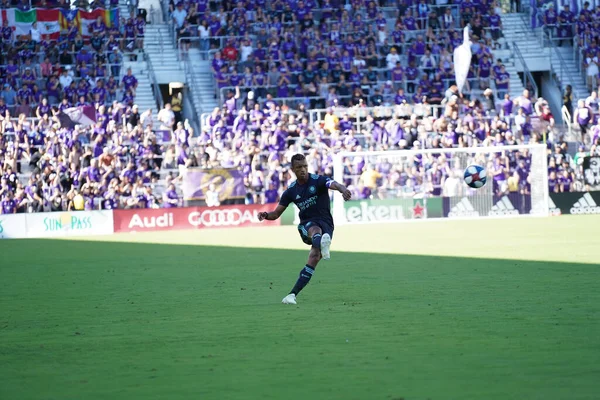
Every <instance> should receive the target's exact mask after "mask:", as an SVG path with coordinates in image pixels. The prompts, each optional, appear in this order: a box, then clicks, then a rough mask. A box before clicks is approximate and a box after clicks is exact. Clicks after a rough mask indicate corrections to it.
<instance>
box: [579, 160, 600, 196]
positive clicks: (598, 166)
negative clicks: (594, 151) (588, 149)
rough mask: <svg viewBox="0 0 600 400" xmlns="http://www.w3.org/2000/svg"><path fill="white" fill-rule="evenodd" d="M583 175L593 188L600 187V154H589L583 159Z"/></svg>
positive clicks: (587, 183) (586, 182)
mask: <svg viewBox="0 0 600 400" xmlns="http://www.w3.org/2000/svg"><path fill="white" fill-rule="evenodd" d="M583 177H584V179H585V184H586V185H589V186H590V187H591V188H592V189H600V156H588V157H585V158H584V159H583Z"/></svg>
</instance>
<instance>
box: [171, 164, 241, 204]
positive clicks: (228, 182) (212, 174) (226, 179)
mask: <svg viewBox="0 0 600 400" xmlns="http://www.w3.org/2000/svg"><path fill="white" fill-rule="evenodd" d="M182 174H183V185H182V189H183V198H184V200H204V199H205V198H206V192H207V191H208V190H211V189H212V190H214V191H216V192H217V193H219V200H220V201H224V200H228V199H243V198H244V197H245V196H246V187H245V186H244V177H243V175H242V172H241V171H240V170H238V169H226V168H220V169H210V170H206V169H200V168H188V169H185V170H182ZM213 185H214V186H213Z"/></svg>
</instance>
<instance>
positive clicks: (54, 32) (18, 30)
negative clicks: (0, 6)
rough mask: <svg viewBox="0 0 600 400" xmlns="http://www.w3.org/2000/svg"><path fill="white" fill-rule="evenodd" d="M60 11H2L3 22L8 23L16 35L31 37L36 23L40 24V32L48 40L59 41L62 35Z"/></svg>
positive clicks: (10, 9) (11, 9) (14, 9)
mask: <svg viewBox="0 0 600 400" xmlns="http://www.w3.org/2000/svg"><path fill="white" fill-rule="evenodd" d="M58 13H59V11H58V10H42V9H37V10H30V11H21V10H18V9H16V8H9V9H4V10H2V21H8V25H9V26H10V27H11V28H13V31H14V32H15V36H16V35H29V32H30V31H31V26H32V25H33V23H34V22H37V23H38V30H39V31H40V33H41V34H42V37H43V38H46V39H57V38H58V36H59V35H60V24H59V22H58Z"/></svg>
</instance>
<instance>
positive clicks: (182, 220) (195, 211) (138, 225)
mask: <svg viewBox="0 0 600 400" xmlns="http://www.w3.org/2000/svg"><path fill="white" fill-rule="evenodd" d="M272 210H273V205H272V204H266V205H248V206H247V205H239V206H222V207H185V208H160V209H135V210H114V231H115V232H145V231H166V230H171V229H204V228H226V227H241V226H272V225H280V224H281V222H280V220H276V221H262V222H259V221H258V213H260V212H263V211H272Z"/></svg>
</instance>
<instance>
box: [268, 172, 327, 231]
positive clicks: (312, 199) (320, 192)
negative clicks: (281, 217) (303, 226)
mask: <svg viewBox="0 0 600 400" xmlns="http://www.w3.org/2000/svg"><path fill="white" fill-rule="evenodd" d="M332 183H333V180H331V179H330V178H328V177H326V176H319V175H316V174H309V176H308V181H307V182H306V183H305V184H304V185H300V184H299V183H298V181H294V182H292V184H291V185H290V186H289V187H288V188H287V190H286V191H285V192H283V194H282V195H281V200H279V204H281V205H282V206H284V207H287V206H288V205H289V204H290V203H294V204H295V205H296V207H298V209H299V210H300V215H299V216H300V221H301V223H303V222H305V221H312V220H322V221H325V222H327V223H328V224H330V225H331V226H333V217H332V216H331V201H330V200H329V186H330V185H331V184H332Z"/></svg>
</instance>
